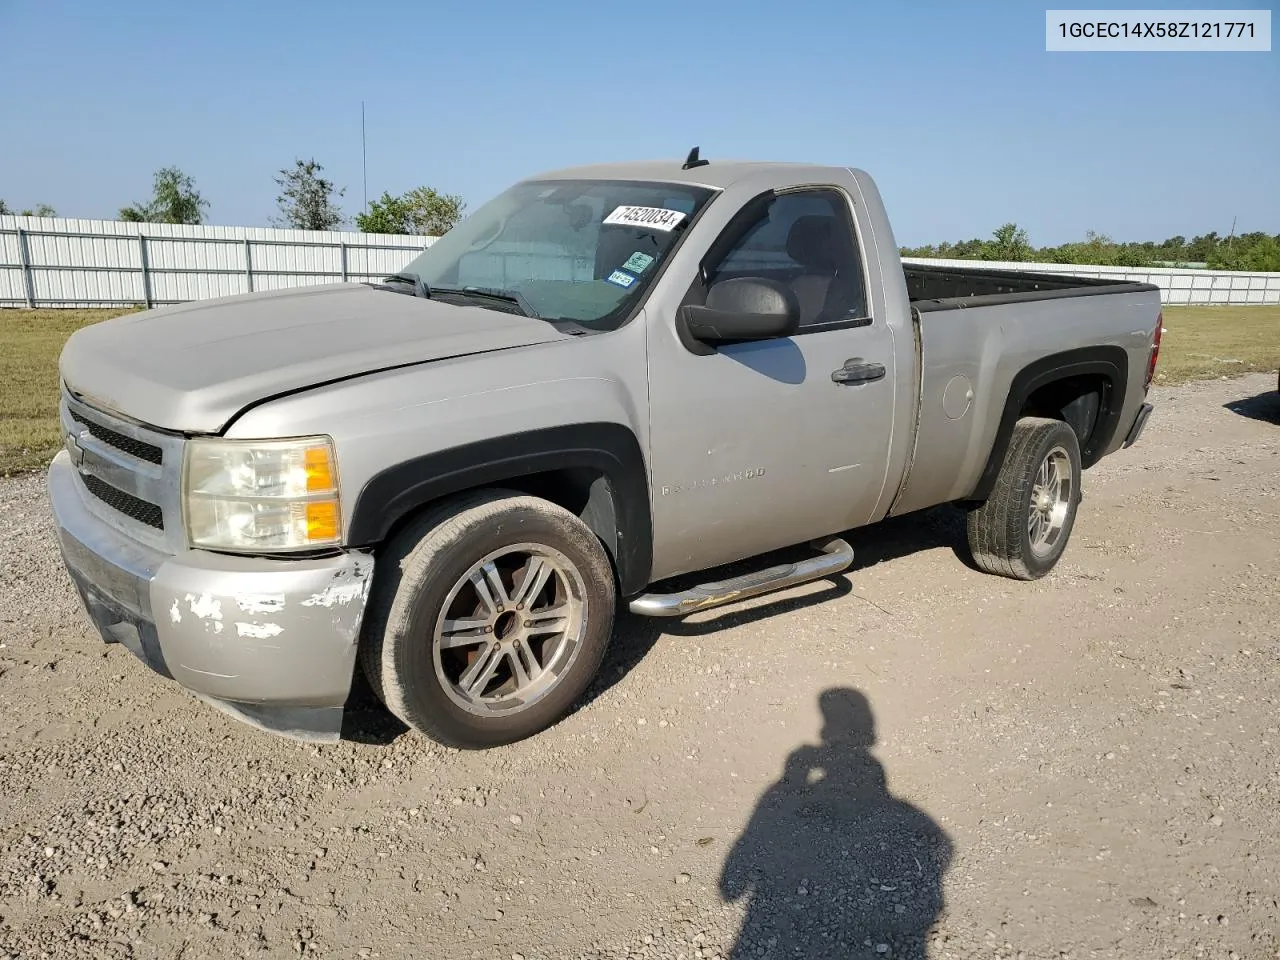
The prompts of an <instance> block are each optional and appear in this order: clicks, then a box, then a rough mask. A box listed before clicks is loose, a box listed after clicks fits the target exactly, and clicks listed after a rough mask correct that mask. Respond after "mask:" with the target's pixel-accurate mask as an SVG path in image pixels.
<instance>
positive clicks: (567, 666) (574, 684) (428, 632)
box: [361, 492, 615, 749]
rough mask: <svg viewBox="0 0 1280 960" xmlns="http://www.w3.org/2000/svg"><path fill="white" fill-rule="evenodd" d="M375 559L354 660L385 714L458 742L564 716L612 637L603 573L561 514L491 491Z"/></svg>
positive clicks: (588, 543) (499, 740)
mask: <svg viewBox="0 0 1280 960" xmlns="http://www.w3.org/2000/svg"><path fill="white" fill-rule="evenodd" d="M380 560H381V566H382V569H381V570H380V571H379V575H378V581H377V583H376V584H375V588H374V590H375V595H374V598H373V603H372V605H371V608H370V611H369V614H370V616H369V619H368V621H367V622H366V625H365V631H364V633H365V636H364V641H363V647H362V651H361V656H362V664H363V667H364V670H365V673H366V675H367V676H368V677H369V679H370V681H371V683H372V685H373V687H374V689H375V690H376V691H377V692H378V695H379V697H380V698H381V699H382V701H383V703H385V704H386V706H387V708H388V709H389V710H390V711H391V712H392V713H393V714H395V715H396V716H397V717H399V718H400V719H401V720H403V721H404V722H405V723H406V724H408V725H409V726H410V727H412V728H414V729H415V730H417V731H419V732H420V733H423V734H425V735H427V736H429V737H431V738H432V739H434V740H437V741H439V742H441V743H444V744H448V745H450V746H455V747H463V748H473V749H474V748H484V747H493V746H498V745H501V744H505V743H511V742H514V741H516V740H522V739H524V738H525V737H529V736H532V735H533V734H535V733H537V732H539V731H541V730H543V729H545V728H546V727H548V726H550V725H551V724H553V723H555V722H556V721H557V720H559V719H560V718H561V717H563V716H564V715H565V714H566V713H567V712H568V711H569V710H570V709H571V708H572V706H573V704H574V701H575V700H577V698H578V697H580V696H581V695H582V694H583V693H584V692H585V690H586V688H587V686H588V684H590V682H591V680H592V678H593V677H594V676H595V674H596V671H597V669H598V668H599V666H600V661H601V659H602V658H603V656H604V651H605V648H606V647H607V645H608V642H609V637H610V635H611V634H612V631H613V618H614V607H615V589H614V580H613V570H612V567H611V566H610V564H609V558H608V556H607V555H606V554H605V552H604V549H603V547H602V546H601V545H600V542H599V540H598V539H597V538H596V536H595V535H594V534H593V533H592V532H591V530H590V529H588V528H587V526H586V525H585V524H584V523H583V522H582V521H581V520H579V519H578V518H577V517H576V516H574V515H573V514H572V513H569V512H568V511H567V510H564V509H562V508H560V507H558V506H556V505H555V504H552V503H550V502H548V501H545V500H541V499H538V498H535V497H526V496H521V495H518V494H513V493H506V492H491V493H485V494H481V495H478V496H476V497H472V498H470V499H467V500H463V501H460V502H457V503H455V504H452V505H448V506H446V507H444V508H442V509H440V510H437V511H435V512H433V513H431V514H429V515H427V516H424V517H423V518H422V519H421V520H420V521H419V522H417V523H415V524H413V525H411V526H410V527H409V528H407V529H406V530H405V531H403V532H402V533H401V534H400V535H399V536H398V537H397V538H396V539H395V540H394V541H393V542H392V543H391V545H390V546H389V548H388V550H387V552H386V554H384V556H383V557H382V558H380Z"/></svg>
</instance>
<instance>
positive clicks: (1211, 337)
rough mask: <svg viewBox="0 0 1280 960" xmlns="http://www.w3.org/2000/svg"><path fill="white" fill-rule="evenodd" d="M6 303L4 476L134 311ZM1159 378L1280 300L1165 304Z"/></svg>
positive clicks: (1232, 342)
mask: <svg viewBox="0 0 1280 960" xmlns="http://www.w3.org/2000/svg"><path fill="white" fill-rule="evenodd" d="M132 312H133V310H132V309H119V310H0V476H4V475H7V474H10V473H17V472H20V471H24V470H35V469H39V468H41V467H43V466H44V465H45V464H47V463H48V462H49V460H50V459H51V458H52V457H53V455H54V454H55V453H56V452H57V451H58V448H59V447H60V446H61V445H62V436H61V431H60V430H59V429H58V354H59V352H60V351H61V350H62V344H63V343H64V342H65V341H66V339H67V337H69V336H70V335H71V334H72V333H73V332H74V331H75V330H77V329H79V328H80V327H83V326H87V325H88V324H91V323H97V322H98V321H99V320H106V319H107V318H108V317H118V316H120V315H121V314H124V313H132ZM1164 326H1165V331H1166V332H1165V335H1164V342H1163V344H1162V346H1161V350H1160V364H1159V368H1158V370H1157V373H1156V382H1157V383H1161V384H1172V383H1185V382H1186V381H1188V380H1202V379H1207V378H1212V377H1220V376H1238V375H1240V374H1242V373H1249V372H1252V371H1258V370H1261V371H1267V372H1270V371H1275V370H1276V369H1277V368H1280V307H1165V310H1164Z"/></svg>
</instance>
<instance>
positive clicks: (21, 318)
mask: <svg viewBox="0 0 1280 960" xmlns="http://www.w3.org/2000/svg"><path fill="white" fill-rule="evenodd" d="M132 312H133V311H132V310H131V309H127V308H124V309H119V310H0V476H4V475H7V474H10V473H17V472H19V471H22V470H34V469H37V468H39V467H43V466H44V465H45V464H47V463H48V462H49V461H50V460H51V459H52V458H53V455H54V454H55V453H57V452H58V449H59V448H60V447H61V446H62V431H61V430H59V429H58V354H59V353H60V352H61V351H62V345H63V344H64V343H65V342H66V340H67V337H69V336H71V334H72V333H74V332H75V331H76V330H78V329H80V328H81V327H84V326H88V325H89V324H91V323H97V322H98V321H99V320H106V319H107V318H108V317H118V316H120V315H121V314H123V313H132Z"/></svg>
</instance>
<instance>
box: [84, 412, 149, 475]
mask: <svg viewBox="0 0 1280 960" xmlns="http://www.w3.org/2000/svg"><path fill="white" fill-rule="evenodd" d="M71 419H72V420H74V421H76V423H79V424H83V425H84V427H85V428H86V429H87V430H88V431H89V433H90V434H91V435H93V436H95V437H97V438H98V439H99V440H101V441H102V442H103V443H105V444H107V445H108V446H112V447H115V448H116V449H117V450H123V451H124V452H125V453H127V454H129V456H131V457H136V458H137V459H139V460H145V461H147V463H155V464H160V463H163V462H164V451H163V450H161V449H160V448H159V447H157V446H156V445H155V444H154V443H147V442H146V441H145V440H137V439H134V438H133V437H127V436H125V435H124V434H123V433H117V432H116V431H115V430H112V429H111V428H110V427H107V426H103V425H102V424H101V423H98V422H97V421H94V420H90V419H89V418H88V417H86V416H85V415H84V414H83V413H80V412H79V411H77V410H72V411H71Z"/></svg>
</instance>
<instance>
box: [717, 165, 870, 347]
mask: <svg viewBox="0 0 1280 960" xmlns="http://www.w3.org/2000/svg"><path fill="white" fill-rule="evenodd" d="M748 276H750V277H768V278H769V279H772V280H778V281H780V282H782V283H785V284H787V285H788V286H789V287H791V289H792V290H793V291H795V294H796V299H798V300H799V301H800V325H801V327H812V326H815V325H818V324H827V323H838V322H839V321H841V320H852V319H858V318H861V317H865V316H867V315H868V314H867V300H866V285H865V284H864V282H863V276H862V257H861V255H860V254H859V252H858V243H857V239H856V238H855V237H854V233H853V224H852V222H851V221H850V218H849V208H848V205H847V202H846V201H845V199H844V197H843V196H841V195H840V194H839V193H837V192H836V191H834V190H806V191H801V192H797V193H784V194H782V195H781V196H779V197H778V198H777V199H776V200H774V202H773V203H772V204H771V205H770V207H769V212H768V213H767V214H766V215H765V216H764V217H762V218H761V219H759V220H757V221H756V222H755V223H754V224H752V225H751V226H750V227H748V228H747V231H746V232H745V233H744V234H743V236H742V237H741V239H739V240H738V242H737V243H735V244H734V245H733V247H732V248H731V249H730V250H729V252H728V253H727V254H725V256H724V257H723V259H721V261H720V264H719V266H717V267H716V268H715V270H714V272H713V273H712V275H711V277H710V280H711V282H713V283H714V282H715V281H717V280H726V279H728V278H730V277H748Z"/></svg>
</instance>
